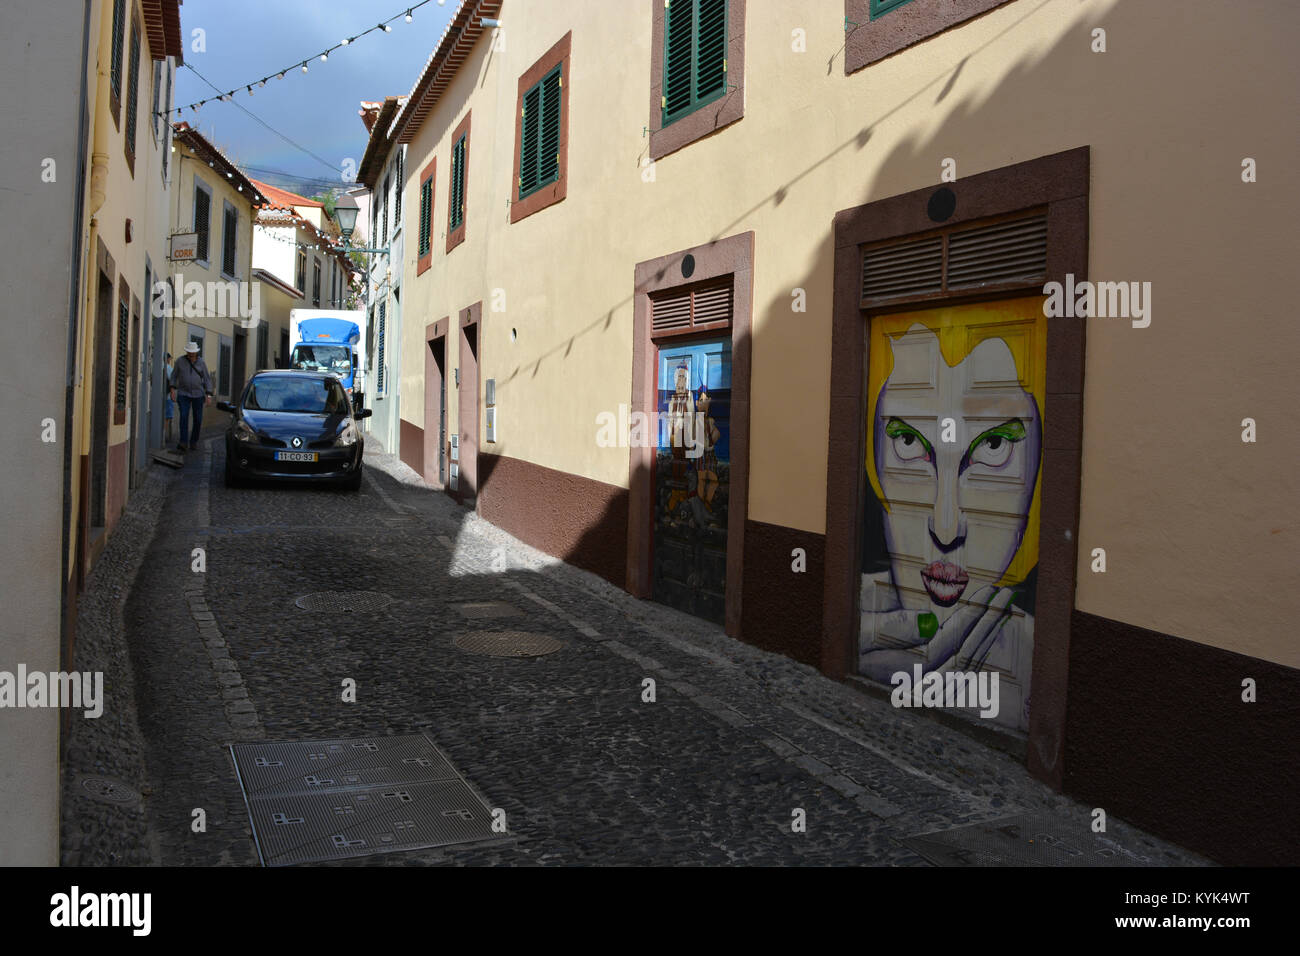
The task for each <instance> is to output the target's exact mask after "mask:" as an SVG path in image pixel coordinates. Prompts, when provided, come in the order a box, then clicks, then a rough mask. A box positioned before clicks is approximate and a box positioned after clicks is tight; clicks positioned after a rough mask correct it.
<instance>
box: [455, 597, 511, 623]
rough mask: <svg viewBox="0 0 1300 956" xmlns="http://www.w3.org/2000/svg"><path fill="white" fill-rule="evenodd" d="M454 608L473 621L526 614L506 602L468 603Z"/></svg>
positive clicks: (456, 605)
mask: <svg viewBox="0 0 1300 956" xmlns="http://www.w3.org/2000/svg"><path fill="white" fill-rule="evenodd" d="M452 607H454V608H455V609H456V610H457V611H459V612H460V613H461V615H462V616H464V617H467V618H470V619H471V620H472V619H475V618H480V617H517V616H518V615H520V614H523V613H524V612H523V611H521V610H519V608H517V607H515V606H514V605H513V604H507V603H506V602H505V601H466V602H462V603H460V604H453V605H452Z"/></svg>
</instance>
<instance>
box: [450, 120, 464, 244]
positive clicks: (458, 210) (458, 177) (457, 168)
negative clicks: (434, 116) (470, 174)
mask: <svg viewBox="0 0 1300 956" xmlns="http://www.w3.org/2000/svg"><path fill="white" fill-rule="evenodd" d="M447 215H448V225H449V228H450V229H452V230H455V229H459V228H460V226H461V223H463V222H464V221H465V137H464V136H461V138H460V139H458V140H456V145H455V146H453V147H452V150H451V210H450V211H449V212H448V214H447Z"/></svg>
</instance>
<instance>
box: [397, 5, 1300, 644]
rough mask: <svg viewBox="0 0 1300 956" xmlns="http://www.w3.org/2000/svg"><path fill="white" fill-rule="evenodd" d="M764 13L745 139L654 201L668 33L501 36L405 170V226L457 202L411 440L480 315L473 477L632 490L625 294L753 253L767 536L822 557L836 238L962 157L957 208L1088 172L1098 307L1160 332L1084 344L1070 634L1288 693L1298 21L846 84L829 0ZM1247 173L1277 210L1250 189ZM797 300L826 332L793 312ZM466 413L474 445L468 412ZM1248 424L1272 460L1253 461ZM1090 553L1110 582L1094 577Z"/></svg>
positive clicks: (889, 62) (1025, 12) (407, 393)
mask: <svg viewBox="0 0 1300 956" xmlns="http://www.w3.org/2000/svg"><path fill="white" fill-rule="evenodd" d="M749 7H750V9H749V11H748V15H747V18H748V19H747V24H746V34H745V36H746V54H745V56H746V62H745V88H744V96H745V100H746V103H745V117H744V118H743V119H742V120H740V121H739V122H738V123H736V124H734V125H732V126H730V127H727V128H725V129H724V130H721V131H719V132H717V133H716V134H714V135H712V136H710V137H708V138H706V139H704V140H700V141H697V142H695V143H693V144H691V145H689V146H687V147H685V148H684V149H682V150H680V151H678V152H676V153H674V154H671V155H669V156H667V157H664V158H663V159H661V160H660V161H659V162H658V163H657V164H656V165H655V168H654V169H655V181H654V182H653V183H647V182H644V181H643V176H642V173H643V170H642V169H641V168H640V167H639V163H640V161H641V159H642V158H643V157H644V156H645V155H646V143H647V141H646V139H645V138H644V136H643V133H642V128H643V127H644V126H645V125H647V122H648V119H649V117H648V108H647V107H648V103H647V100H648V92H647V90H648V83H649V70H650V48H649V47H650V9H649V5H648V4H645V3H640V2H635V3H618V4H611V3H605V2H599V0H583V2H576V0H575V2H572V3H567V4H565V5H563V6H562V7H561V6H555V5H529V4H519V5H515V6H511V7H510V8H509V9H507V10H504V11H503V14H502V19H503V22H504V23H505V31H506V34H505V40H506V43H505V49H504V50H495V51H494V50H491V40H490V39H488V38H484V39H482V40H480V42H479V43H478V45H477V46H476V48H475V50H474V51H473V54H472V56H471V57H470V58H469V60H468V61H467V63H466V64H465V66H464V67H462V69H461V71H460V73H459V75H458V76H457V77H456V78H455V80H454V81H453V82H452V84H451V86H450V87H449V89H448V90H447V92H446V93H445V94H444V95H443V97H442V101H441V103H440V104H439V106H438V107H437V109H435V110H434V111H433V112H432V113H431V115H430V116H429V118H427V119H426V121H425V123H424V126H423V128H422V129H420V130H419V132H418V134H417V135H416V137H415V139H414V141H413V142H412V144H411V148H410V153H409V156H408V162H407V170H408V186H407V192H406V200H405V201H406V203H407V204H408V208H409V209H417V208H418V175H419V171H420V170H421V169H422V168H423V167H424V165H425V164H426V163H427V162H428V161H429V159H430V158H431V157H433V156H436V157H437V177H438V178H437V184H436V191H435V204H434V218H433V222H434V228H433V234H434V238H433V245H434V255H433V267H432V269H431V270H430V271H429V272H426V273H425V274H424V275H422V276H416V275H415V262H414V245H415V244H414V243H412V244H411V245H412V249H411V250H408V253H407V255H406V262H405V270H406V271H405V275H406V301H405V327H404V345H405V347H404V349H403V356H404V361H403V369H402V388H403V403H402V408H403V417H404V418H406V419H407V420H408V421H411V422H413V423H415V424H417V425H423V354H424V352H423V349H424V346H423V342H422V337H423V330H424V326H425V324H426V323H427V322H431V321H434V320H436V319H438V318H441V317H442V316H444V315H448V314H451V315H453V316H454V315H455V313H456V311H457V310H459V309H461V308H463V307H465V306H468V305H469V304H470V303H472V302H474V301H478V300H482V301H483V319H484V329H483V332H482V343H483V344H482V350H481V356H482V362H483V369H482V378H483V379H486V378H496V379H497V400H498V407H499V416H500V424H499V428H500V441H499V442H498V443H497V444H495V445H485V446H484V451H485V452H489V453H497V454H505V455H509V456H512V457H516V458H521V459H525V460H528V461H532V462H536V463H538V464H541V465H545V466H548V467H551V468H556V469H559V470H564V471H572V472H577V473H580V474H583V475H586V476H588V477H591V478H595V479H598V480H600V481H605V482H609V483H611V484H616V485H626V484H627V462H628V455H627V452H626V450H625V449H602V448H598V447H596V444H595V433H596V427H595V417H596V415H597V414H598V413H599V412H602V411H616V410H617V406H618V404H619V403H620V402H626V401H628V396H629V392H630V377H631V355H632V342H631V326H632V304H631V295H632V284H633V267H634V265H635V263H636V262H638V261H642V260H645V259H650V258H653V257H655V256H659V255H664V254H667V253H671V252H674V251H677V250H680V249H683V248H686V247H689V246H693V245H697V244H699V243H702V242H706V241H708V240H710V239H713V238H721V237H724V236H729V235H733V234H736V233H740V232H745V231H748V230H753V231H754V233H755V272H754V276H755V278H754V337H755V342H754V350H753V363H752V392H751V397H752V426H751V434H752V438H751V468H750V489H749V491H750V503H749V516H750V517H751V518H753V519H755V520H759V521H764V522H770V523H773V524H779V525H785V526H789V527H793V528H798V529H803V530H807V531H812V532H822V531H824V525H825V505H826V502H825V487H826V480H825V478H826V476H825V462H826V447H827V431H826V424H825V423H826V421H827V416H828V408H829V396H828V386H827V375H828V370H829V363H830V353H831V349H832V348H833V343H832V342H831V341H830V316H831V294H832V282H831V279H832V275H831V268H832V249H831V236H832V233H831V222H832V217H833V216H834V214H835V213H836V212H837V211H839V210H842V209H846V208H850V207H854V206H858V205H861V204H863V203H867V202H870V201H873V200H876V199H881V198H884V197H888V196H892V195H896V194H899V193H903V192H907V191H910V190H913V189H917V188H921V187H925V186H929V185H936V186H937V185H938V184H939V182H940V171H941V170H940V164H941V161H942V160H943V159H944V158H946V157H952V158H953V159H955V160H956V163H957V173H958V176H959V177H965V176H970V175H972V174H974V173H978V172H981V171H985V170H989V169H994V168H998V167H1002V166H1006V165H1009V164H1012V163H1016V162H1020V161H1024V160H1028V159H1034V158H1037V157H1040V156H1044V155H1048V154H1051V153H1055V152H1059V151H1061V150H1065V149H1070V148H1073V147H1077V146H1084V145H1086V146H1089V147H1090V148H1091V157H1092V185H1091V197H1090V203H1091V212H1090V224H1089V226H1090V243H1089V258H1090V275H1091V277H1092V278H1093V279H1101V280H1125V281H1149V282H1151V283H1152V284H1153V295H1152V299H1153V306H1154V311H1153V320H1152V324H1151V326H1150V327H1149V328H1145V329H1134V328H1132V327H1131V325H1130V324H1129V323H1128V322H1126V321H1124V320H1116V319H1100V318H1094V319H1090V320H1088V321H1089V329H1088V333H1089V343H1088V355H1087V371H1086V374H1087V381H1086V385H1085V398H1084V428H1085V434H1084V449H1083V463H1082V473H1083V486H1082V487H1083V491H1082V519H1081V527H1080V534H1079V542H1078V547H1079V558H1080V569H1081V572H1080V580H1079V585H1078V599H1077V605H1078V607H1079V608H1081V609H1083V610H1086V611H1090V612H1092V613H1096V614H1100V615H1104V616H1107V617H1111V618H1115V619H1118V620H1123V621H1127V622H1129V623H1132V624H1136V625H1139V626H1144V627H1150V628H1153V629H1156V630H1160V631H1164V632H1166V633H1172V634H1177V635H1179V636H1183V637H1188V638H1192V639H1194V640H1198V641H1202V642H1205V643H1209V644H1214V645H1217V646H1222V647H1228V648H1232V649H1233V650H1237V651H1240V652H1242V653H1246V654H1250V655H1254V656H1259V657H1263V658H1267V659H1270V660H1274V661H1278V662H1282V663H1286V664H1289V665H1292V666H1296V665H1300V645H1297V644H1296V642H1295V641H1293V640H1291V639H1290V638H1289V635H1288V633H1287V631H1286V625H1287V624H1288V623H1289V622H1290V620H1291V619H1292V618H1294V616H1295V613H1294V612H1295V611H1296V610H1297V609H1298V608H1297V599H1296V598H1295V597H1294V596H1293V595H1294V594H1295V588H1294V586H1293V578H1294V575H1293V573H1291V561H1292V560H1293V558H1294V552H1295V544H1294V541H1295V535H1296V533H1297V531H1298V530H1300V529H1298V528H1297V523H1296V520H1295V516H1294V515H1295V509H1294V508H1291V507H1285V506H1283V505H1282V503H1284V502H1285V503H1290V502H1294V501H1295V500H1296V498H1297V492H1298V491H1300V484H1298V483H1297V479H1296V477H1295V468H1294V464H1293V459H1294V449H1295V448H1296V447H1297V438H1300V430H1298V429H1297V426H1296V424H1295V418H1294V416H1293V415H1291V414H1290V406H1291V405H1292V404H1294V401H1295V397H1296V394H1295V389H1294V387H1293V386H1291V385H1290V376H1289V375H1287V373H1286V370H1285V369H1284V368H1283V363H1284V362H1289V361H1291V360H1292V357H1293V356H1294V355H1295V354H1296V352H1297V348H1296V346H1297V345H1300V339H1298V333H1297V331H1296V325H1295V323H1293V322H1291V321H1290V318H1289V312H1290V309H1289V295H1288V293H1287V291H1286V290H1284V288H1283V287H1282V286H1281V285H1280V283H1278V282H1277V278H1278V277H1281V276H1285V275H1287V270H1286V268H1285V267H1284V264H1283V257H1284V256H1286V255H1288V254H1289V252H1290V250H1291V248H1292V247H1293V245H1294V242H1293V241H1292V240H1291V239H1290V236H1289V231H1286V224H1287V223H1289V222H1290V221H1293V218H1294V213H1295V207H1296V198H1295V192H1294V190H1293V189H1291V188H1290V187H1289V185H1288V183H1287V180H1286V178H1285V177H1286V170H1288V169H1289V167H1288V165H1287V164H1288V162H1289V160H1290V158H1291V157H1292V156H1293V154H1294V135H1293V133H1292V126H1293V124H1292V123H1291V122H1290V121H1289V119H1288V118H1289V117H1292V116H1294V115H1295V114H1296V108H1295V107H1296V89H1297V83H1296V71H1295V68H1294V67H1293V66H1292V63H1293V59H1294V58H1293V56H1292V52H1291V50H1290V46H1291V45H1292V41H1293V39H1294V37H1295V36H1296V35H1297V27H1300V11H1298V10H1297V8H1296V7H1295V6H1294V5H1293V4H1291V3H1287V2H1283V0H1269V2H1260V3H1257V4H1252V5H1251V7H1250V8H1249V11H1248V12H1243V10H1242V9H1241V8H1240V7H1236V6H1233V5H1225V4H1222V3H1216V2H1212V0H1192V2H1186V3H1183V4H1181V5H1179V6H1178V8H1177V10H1176V11H1171V8H1170V7H1169V6H1168V5H1165V4H1155V3H1118V2H1107V0H1102V2H1094V3H1089V4H1080V3H1077V2H1074V0H1016V2H1012V3H1009V4H1007V5H1005V6H1003V7H1001V8H998V9H997V10H995V11H993V12H991V13H989V14H988V15H986V16H983V17H980V18H977V19H975V20H973V21H970V22H968V23H966V24H963V25H961V26H959V27H956V28H954V29H952V30H949V31H947V32H946V33H943V34H941V35H939V36H937V37H934V38H931V39H930V40H928V41H926V42H925V43H923V44H921V45H918V46H916V47H913V48H911V49H909V50H906V51H903V52H901V53H900V54H898V55H896V56H893V57H890V58H888V59H886V60H883V61H881V62H879V63H877V64H874V65H872V66H869V67H867V68H866V69H864V70H862V71H859V72H857V73H855V74H853V75H852V76H847V77H846V76H845V75H844V72H843V60H842V45H843V15H844V10H843V3H842V2H841V0H817V2H809V3H806V4H801V5H798V6H797V7H795V6H794V5H790V6H789V7H786V6H777V5H769V4H765V3H757V2H751V3H750V5H749ZM1094 27H1102V28H1104V29H1105V30H1106V31H1107V44H1108V51H1107V52H1105V53H1093V52H1092V51H1091V49H1090V47H1091V44H1092V36H1091V31H1092V30H1093V28H1094ZM569 29H572V30H573V41H572V59H571V65H572V70H571V77H570V78H569V79H568V80H566V91H567V94H568V95H569V97H570V112H569V138H568V159H569V186H568V198H567V199H565V200H564V201H563V202H561V203H560V204H558V205H556V206H553V207H550V208H548V209H545V210H543V211H541V212H539V213H536V214H534V215H533V216H530V217H528V218H527V219H524V220H523V221H521V222H519V223H516V224H513V225H512V224H510V222H509V215H508V208H507V205H506V203H507V199H508V198H509V197H510V195H511V184H512V183H513V181H514V175H515V173H514V169H513V165H514V161H513V152H514V109H515V97H516V92H517V87H516V83H517V79H518V77H519V75H520V74H522V73H523V72H524V71H525V70H526V69H527V68H528V67H529V66H530V65H531V64H532V63H533V62H534V61H535V60H536V59H537V57H538V56H540V55H541V54H542V53H543V52H544V51H545V50H547V49H548V48H549V47H550V46H551V45H552V44H553V43H554V42H555V41H556V40H558V39H559V38H560V37H561V36H562V35H563V34H564V33H565V32H566V31H567V30H569ZM796 30H803V31H806V42H807V52H804V53H797V52H793V50H792V37H793V31H796ZM466 108H472V109H473V122H472V130H471V135H470V159H469V172H468V179H469V188H468V211H467V239H466V242H465V243H464V244H462V245H461V246H459V247H457V248H456V249H454V250H453V251H452V252H451V253H450V254H447V253H446V252H444V248H445V243H444V241H443V239H442V234H443V233H444V232H445V229H446V223H447V182H448V177H449V173H450V161H449V158H450V142H449V139H450V133H451V131H452V130H453V129H454V127H455V126H456V124H457V122H458V121H459V119H460V118H461V116H462V115H463V114H464V112H465V110H466ZM1246 156H1250V157H1254V158H1255V159H1257V160H1258V162H1259V169H1260V173H1259V176H1260V181H1259V182H1258V183H1255V184H1244V183H1242V181H1241V178H1240V172H1241V161H1242V158H1243V157H1246ZM796 288H802V289H804V290H805V291H806V293H807V307H808V311H807V312H806V313H795V312H792V311H791V308H790V303H791V297H792V293H793V290H795V289H796ZM493 289H502V290H504V292H505V296H506V310H505V311H504V312H501V313H494V312H493V311H491V309H492V290H493ZM454 325H455V322H454V319H453V328H454ZM512 328H514V329H517V330H518V340H517V341H516V342H513V343H512V342H511V341H510V330H511V329H512ZM450 346H451V348H450V349H449V354H450V357H451V364H452V365H453V366H454V365H455V364H456V362H457V361H458V348H457V342H456V339H455V337H454V336H452V337H451V340H450ZM453 391H454V389H453ZM449 407H450V410H451V414H450V416H449V418H450V419H451V423H453V427H454V419H455V409H456V400H455V396H454V395H452V396H451V398H450V401H449ZM1047 414H1048V415H1051V409H1050V408H1048V409H1047ZM1247 416H1251V417H1254V418H1256V420H1257V421H1258V422H1259V429H1260V440H1259V442H1258V443H1256V444H1251V445H1248V444H1243V443H1242V442H1241V440H1240V431H1241V420H1242V419H1243V418H1244V417H1247ZM1094 547H1104V548H1106V551H1107V555H1108V571H1107V572H1106V574H1104V575H1102V574H1093V573H1091V572H1090V571H1088V570H1087V568H1088V566H1089V564H1090V561H1091V558H1090V555H1091V552H1092V549H1093V548H1094ZM1288 595H1290V596H1288Z"/></svg>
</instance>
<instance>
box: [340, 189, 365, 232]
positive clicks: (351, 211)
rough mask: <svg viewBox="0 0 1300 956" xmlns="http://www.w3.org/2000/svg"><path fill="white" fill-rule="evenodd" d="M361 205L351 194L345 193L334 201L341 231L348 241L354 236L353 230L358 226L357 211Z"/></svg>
mask: <svg viewBox="0 0 1300 956" xmlns="http://www.w3.org/2000/svg"><path fill="white" fill-rule="evenodd" d="M359 211H360V207H359V206H357V201H356V200H355V199H353V198H352V196H351V194H349V193H344V194H343V195H342V196H340V197H339V198H338V199H337V200H336V201H335V202H334V216H335V218H337V219H338V221H339V231H340V232H342V233H343V239H344V240H345V241H346V240H348V239H351V238H352V230H353V229H355V228H356V227H357V213H358V212H359Z"/></svg>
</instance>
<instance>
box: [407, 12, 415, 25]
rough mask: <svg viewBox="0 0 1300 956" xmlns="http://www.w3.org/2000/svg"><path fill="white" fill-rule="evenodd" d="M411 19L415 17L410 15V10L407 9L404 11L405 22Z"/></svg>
mask: <svg viewBox="0 0 1300 956" xmlns="http://www.w3.org/2000/svg"><path fill="white" fill-rule="evenodd" d="M413 19H415V18H414V17H412V16H411V11H410V10H407V11H406V22H407V23H410V22H411V21H412V20H413Z"/></svg>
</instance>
